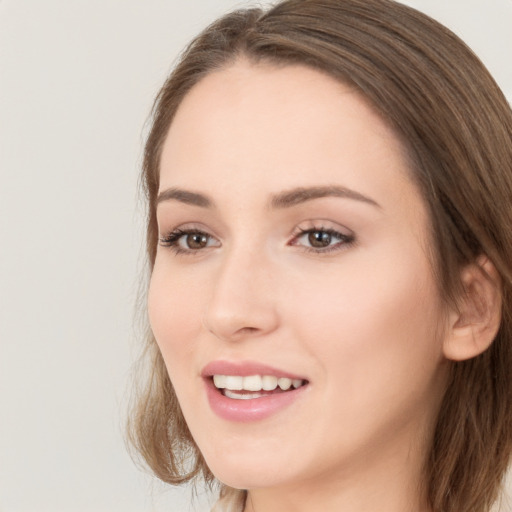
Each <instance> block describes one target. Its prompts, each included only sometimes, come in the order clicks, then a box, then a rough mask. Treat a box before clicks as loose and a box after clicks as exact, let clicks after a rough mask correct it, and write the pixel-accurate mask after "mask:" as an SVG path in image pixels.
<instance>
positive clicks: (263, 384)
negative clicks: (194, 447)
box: [202, 361, 309, 422]
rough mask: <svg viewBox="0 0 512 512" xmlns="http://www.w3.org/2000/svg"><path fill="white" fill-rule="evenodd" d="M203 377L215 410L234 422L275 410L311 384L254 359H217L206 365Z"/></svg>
mask: <svg viewBox="0 0 512 512" xmlns="http://www.w3.org/2000/svg"><path fill="white" fill-rule="evenodd" d="M202 377H203V379H204V382H205V384H206V393H207V397H208V402H209V404H210V407H211V409H212V411H213V412H214V413H215V414H216V415H218V416H220V417H221V418H223V419H225V420H228V421H235V422H250V421H257V420H262V419H265V418H267V417H269V416H271V415H273V414H276V413H278V412H279V411H281V410H283V409H285V408H286V407H288V406H289V405H291V404H292V403H294V402H295V401H296V400H297V399H299V397H300V396H303V395H304V391H305V390H306V389H307V388H309V381H308V380H307V379H305V378H303V377H301V376H298V375H293V374H291V373H288V372H285V371H281V370H277V369H274V368H271V367H269V366H266V365H261V364H259V363H251V362H240V363H231V362H226V361H216V362H213V363H210V364H209V365H207V366H206V367H205V368H204V370H203V372H202Z"/></svg>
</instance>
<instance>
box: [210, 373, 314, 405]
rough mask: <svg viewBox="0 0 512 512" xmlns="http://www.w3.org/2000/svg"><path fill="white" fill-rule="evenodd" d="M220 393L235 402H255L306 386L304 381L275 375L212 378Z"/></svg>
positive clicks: (214, 376) (217, 375)
mask: <svg viewBox="0 0 512 512" xmlns="http://www.w3.org/2000/svg"><path fill="white" fill-rule="evenodd" d="M211 379H212V380H213V385H214V386H215V388H216V389H218V390H219V391H220V393H221V394H222V395H223V396H225V397H227V398H230V399H233V400H253V399H257V398H263V397H266V396H270V395H275V394H279V393H286V392H289V391H290V390H295V389H298V388H300V387H302V386H305V385H306V382H307V381H305V380H304V379H290V378H289V377H276V376H275V375H249V376H246V377H243V376H241V375H221V374H216V375H213V376H212V377H211Z"/></svg>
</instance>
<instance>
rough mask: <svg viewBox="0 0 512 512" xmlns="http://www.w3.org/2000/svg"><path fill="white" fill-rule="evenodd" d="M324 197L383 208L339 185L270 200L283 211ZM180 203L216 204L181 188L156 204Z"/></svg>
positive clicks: (167, 192) (162, 196)
mask: <svg viewBox="0 0 512 512" xmlns="http://www.w3.org/2000/svg"><path fill="white" fill-rule="evenodd" d="M322 197H342V198H345V199H353V200H355V201H361V202H363V203H367V204H370V205H372V206H375V207H377V208H381V206H380V204H379V203H377V201H375V200H374V199H372V198H370V197H368V196H365V195H363V194H361V193H360V192H356V191H355V190H351V189H349V188H346V187H340V186H338V185H329V186H323V187H298V188H294V189H292V190H287V191H284V192H280V193H279V194H276V195H275V196H273V197H272V199H271V200H270V208H272V209H281V208H290V207H292V206H296V205H298V204H301V203H305V202H306V201H311V200H313V199H319V198H322ZM170 200H174V201H179V202H181V203H185V204H190V205H193V206H199V207H201V208H213V207H214V202H213V201H212V200H211V199H210V198H209V197H208V196H207V195H204V194H200V193H198V192H192V191H189V190H183V189H179V188H175V187H173V188H168V189H166V190H163V191H162V192H160V194H158V197H157V199H156V203H157V204H159V203H161V202H163V201H170Z"/></svg>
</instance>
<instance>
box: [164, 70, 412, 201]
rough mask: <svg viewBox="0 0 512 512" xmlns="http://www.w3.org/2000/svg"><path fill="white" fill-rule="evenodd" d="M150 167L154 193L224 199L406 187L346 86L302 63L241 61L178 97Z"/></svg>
mask: <svg viewBox="0 0 512 512" xmlns="http://www.w3.org/2000/svg"><path fill="white" fill-rule="evenodd" d="M160 169H161V176H160V189H161V190H162V189H165V188H168V187H184V188H192V189H204V188H205V187H206V188H211V190H212V192H218V194H219V195H225V196H228V195H229V197H231V198H233V197H237V196H238V197H240V196H244V195H245V196H247V197H251V198H254V197H256V196H258V194H260V193H261V194H262V195H263V194H265V193H278V192H279V191H280V190H282V189H286V188H290V187H292V186H295V187H296V186H304V187H307V186H322V185H332V184H340V185H342V186H346V187H350V188H355V189H358V190H359V191H360V192H361V193H364V194H367V195H372V194H374V193H377V189H379V188H381V189H382V188H383V187H384V188H394V189H397V188H403V187H406V188H407V187H411V186H412V183H411V180H410V179H409V174H410V173H409V166H408V164H407V158H406V157H405V150H404V148H403V146H402V144H401V143H400V141H399V139H398V138H397V137H396V136H395V134H394V132H393V131H392V129H391V128H390V127H389V126H388V125H387V124H386V123H385V122H384V121H383V120H382V118H381V117H380V116H379V115H378V114H377V113H376V111H375V110H374V109H373V108H372V107H371V106H370V105H369V104H368V102H367V101H366V100H365V98H363V97H362V96H361V95H360V94H359V93H358V92H356V91H355V90H354V89H353V88H351V87H349V86H348V85H346V84H344V83H341V82H339V81H337V80H335V79H334V78H332V77H330V76H328V75H326V74H324V73H322V72H319V71H316V70H313V69H311V68H308V67H305V66H301V65H296V66H295V65H294V66H279V67H278V66H275V65H271V64H267V63H264V64H252V63H249V62H247V61H238V62H236V63H235V64H233V65H230V66H229V67H227V68H225V69H221V70H219V71H216V72H213V73H211V74H209V75H208V76H206V77H205V78H204V79H203V80H202V81H200V82H199V83H198V84H197V85H196V86H194V87H193V88H192V90H191V91H190V92H189V93H188V94H187V96H186V97H185V98H184V100H183V102H182V104H181V105H180V107H179V108H178V111H177V113H176V115H175V117H174V120H173V123H172V124H171V126H170V129H169V132H168V134H167V138H166V140H165V143H164V147H163V151H162V157H161V167H160ZM212 187H213V188H212ZM381 192H382V190H381ZM246 199H247V198H246Z"/></svg>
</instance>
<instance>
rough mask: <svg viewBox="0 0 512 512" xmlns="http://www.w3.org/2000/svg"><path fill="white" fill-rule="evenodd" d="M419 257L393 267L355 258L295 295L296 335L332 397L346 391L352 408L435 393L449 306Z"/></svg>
mask: <svg viewBox="0 0 512 512" xmlns="http://www.w3.org/2000/svg"><path fill="white" fill-rule="evenodd" d="M414 256H415V255H412V256H411V258H408V259H406V260H407V263H404V262H402V261H399V260H398V261H397V260H394V262H393V264H392V265H390V264H389V262H386V261H384V260H382V261H380V262H375V264H373V265H366V264H363V262H358V264H359V263H360V264H361V265H362V266H363V267H364V268H362V269H359V268H358V264H357V265H356V264H354V265H352V264H348V262H347V265H346V266H345V268H344V269H343V270H342V271H340V272H339V273H336V272H333V273H332V274H331V276H330V278H327V276H325V277H324V278H320V279H317V280H315V282H314V283H313V284H312V283H309V284H308V283H307V282H304V283H303V284H302V286H301V288H300V289H301V292H300V293H297V294H295V295H294V297H293V298H290V301H292V300H293V304H294V306H295V307H294V308H292V309H290V310H289V311H288V315H289V317H290V318H294V319H295V320H294V321H293V322H292V320H290V322H292V324H294V325H295V329H296V330H295V333H294V337H297V338H298V339H301V341H302V344H303V346H305V347H306V349H307V350H308V352H309V353H310V355H311V357H312V358H314V359H316V361H317V363H318V367H319V372H318V373H319V379H320V380H324V382H323V384H325V386H326V387H327V389H329V390H330V393H329V396H328V400H330V401H331V402H330V403H331V404H332V403H340V400H339V397H343V400H342V402H343V405H344V409H343V410H344V411H345V413H347V414H349V413H350V414H353V413H355V412H356V411H359V410H361V409H363V410H364V409H366V410H375V409H378V408H379V406H380V404H383V403H387V404H389V403H394V402H395V401H396V399H395V397H400V398H399V399H400V400H401V401H404V402H405V401H410V403H413V401H414V400H417V399H420V400H421V399H422V397H426V396H428V395H429V392H430V391H431V387H432V385H433V380H434V376H435V374H436V370H437V368H438V366H439V362H440V360H441V358H442V346H441V342H440V341H441V336H440V335H439V334H438V333H439V326H440V322H441V311H442V309H441V302H440V299H439V297H438V293H437V291H436V289H435V286H434V282H433V280H432V278H431V274H430V267H429V265H428V262H425V261H423V260H422V259H419V260H418V257H417V255H416V256H415V257H414ZM413 262H414V263H413ZM335 396H337V397H338V400H336V401H334V397H335ZM324 405H326V404H324ZM333 413H335V411H333ZM338 413H339V411H338ZM361 417H363V415H362V416H361Z"/></svg>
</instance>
